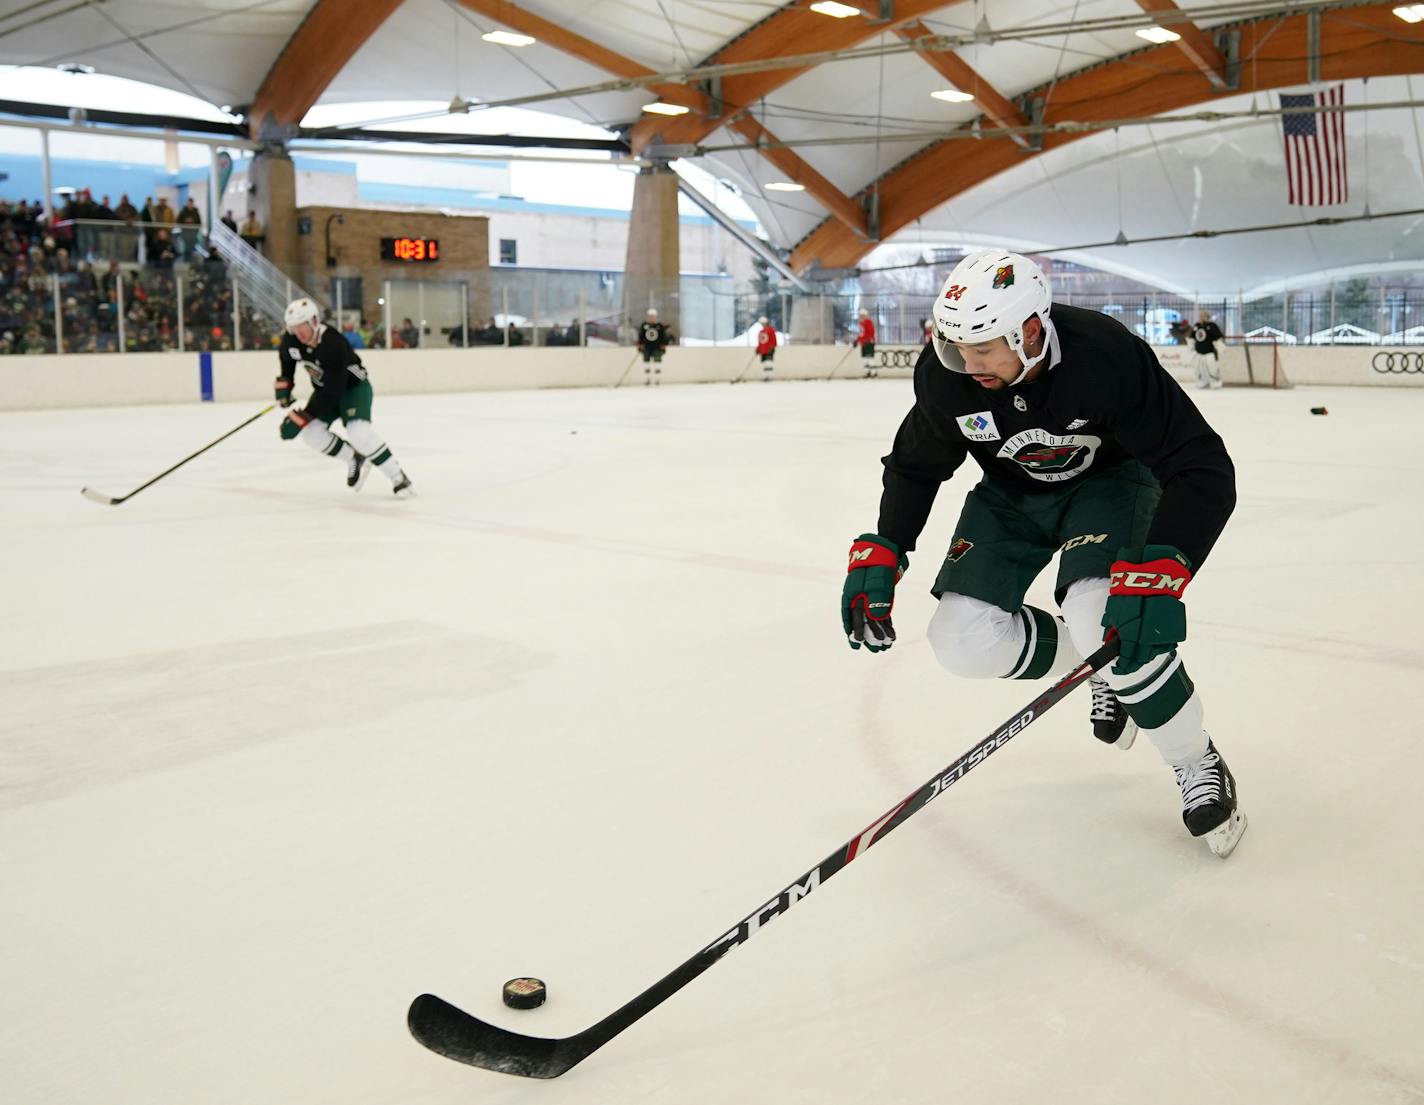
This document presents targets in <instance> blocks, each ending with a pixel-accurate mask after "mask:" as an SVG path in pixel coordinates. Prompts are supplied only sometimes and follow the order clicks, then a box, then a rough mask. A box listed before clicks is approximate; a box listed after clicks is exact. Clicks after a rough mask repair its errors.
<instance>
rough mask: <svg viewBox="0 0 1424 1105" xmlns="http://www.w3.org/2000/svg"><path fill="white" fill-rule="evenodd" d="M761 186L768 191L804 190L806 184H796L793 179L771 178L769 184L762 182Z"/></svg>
mask: <svg viewBox="0 0 1424 1105" xmlns="http://www.w3.org/2000/svg"><path fill="white" fill-rule="evenodd" d="M762 187H763V188H765V189H766V190H767V191H768V192H804V191H806V186H805V185H804V184H797V183H795V182H794V181H790V180H773V181H772V182H771V183H770V184H763V185H762Z"/></svg>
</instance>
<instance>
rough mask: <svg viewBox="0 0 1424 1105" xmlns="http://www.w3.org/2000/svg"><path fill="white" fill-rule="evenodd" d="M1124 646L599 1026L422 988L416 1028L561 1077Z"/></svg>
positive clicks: (413, 1019)
mask: <svg viewBox="0 0 1424 1105" xmlns="http://www.w3.org/2000/svg"><path fill="white" fill-rule="evenodd" d="M1118 647H1119V642H1118V640H1117V638H1116V637H1114V638H1113V640H1111V641H1109V642H1108V643H1107V644H1105V645H1103V647H1102V648H1100V649H1098V651H1097V652H1095V653H1093V655H1092V656H1090V657H1088V659H1087V660H1085V661H1084V662H1083V663H1081V664H1079V665H1078V666H1077V667H1076V668H1074V669H1073V670H1072V671H1070V672H1069V673H1068V674H1067V675H1065V676H1064V677H1063V678H1062V679H1060V680H1058V682H1057V683H1055V684H1053V686H1051V687H1049V688H1048V690H1046V691H1044V692H1043V693H1042V694H1041V695H1039V696H1038V697H1037V698H1035V699H1034V700H1033V701H1032V702H1030V703H1029V704H1028V705H1027V706H1025V707H1024V708H1023V709H1022V710H1019V711H1018V712H1017V713H1016V714H1014V716H1013V717H1011V718H1010V719H1009V720H1008V721H1006V722H1004V724H1003V725H1001V726H999V727H998V728H997V729H995V730H994V731H993V732H992V733H991V734H990V735H989V736H987V737H985V738H984V739H983V740H981V741H980V742H979V743H978V744H976V745H975V746H974V747H973V748H971V749H970V750H969V751H968V752H966V753H964V755H962V756H960V757H959V759H957V760H955V761H954V762H953V763H952V764H950V765H949V766H948V767H947V768H945V769H944V770H943V771H941V772H938V773H937V774H936V775H935V776H934V778H932V779H930V781H929V782H927V783H925V785H924V786H922V787H920V789H919V790H917V791H915V792H914V793H913V794H911V795H910V796H909V797H908V798H906V799H905V800H904V801H902V802H901V803H900V804H899V805H897V806H894V807H892V808H891V809H890V810H888V811H886V812H885V813H884V814H882V815H881V816H880V817H879V818H877V819H876V820H875V821H874V822H872V823H871V825H870V827H869V828H868V829H866V830H865V831H864V832H863V833H861V834H860V835H859V836H855V837H852V838H851V839H850V840H849V841H847V842H846V843H845V844H843V845H841V847H839V848H837V849H836V850H835V851H834V852H832V853H831V854H830V855H829V856H827V857H826V858H825V859H824V860H822V861H821V862H820V863H819V864H818V865H817V866H815V867H813V868H811V870H809V871H807V872H806V873H805V874H804V875H802V876H801V877H800V878H799V879H797V880H796V881H795V882H793V883H792V884H791V885H790V886H788V887H786V888H785V889H783V890H781V891H780V892H779V893H777V895H776V896H775V897H774V898H772V899H771V900H770V901H769V902H767V903H766V904H765V905H763V906H761V907H759V908H758V909H756V910H755V911H754V912H753V913H752V914H751V915H750V916H747V917H744V918H743V919H742V920H740V921H738V922H737V924H736V925H734V926H733V927H732V928H731V929H729V930H728V931H727V932H724V933H723V934H722V935H721V936H719V937H717V939H716V940H713V941H712V943H710V944H708V945H707V946H706V947H705V948H703V949H702V950H701V951H699V952H698V953H697V954H696V955H694V956H693V957H692V958H691V959H689V960H688V961H687V962H686V963H684V964H683V965H682V966H680V967H678V968H677V969H676V970H674V971H673V972H672V973H671V974H669V975H667V976H666V977H664V978H663V979H662V980H661V981H659V982H655V983H654V984H653V985H652V986H650V987H648V989H646V990H644V991H643V992H642V993H641V994H639V995H638V996H637V997H635V998H633V999H632V1000H631V1001H629V1002H628V1003H627V1004H625V1005H624V1006H623V1007H622V1008H620V1009H616V1010H614V1011H613V1012H612V1013H610V1014H609V1015H608V1016H607V1017H604V1018H603V1020H601V1021H599V1022H598V1023H597V1024H595V1025H593V1026H592V1027H590V1028H586V1029H584V1030H583V1031H582V1032H577V1033H575V1034H574V1035H572V1036H565V1037H563V1038H562V1039H550V1038H548V1037H544V1036H525V1035H523V1034H522V1033H518V1032H511V1031H510V1030H508V1029H506V1028H498V1027H496V1026H495V1025H492V1024H487V1023H486V1022H484V1021H482V1020H480V1019H479V1018H478V1017H473V1016H471V1015H470V1014H469V1013H466V1012H465V1011H464V1010H462V1009H459V1008H457V1007H456V1006H454V1005H451V1004H450V1003H449V1002H447V1001H444V1000H442V999H440V998H437V997H436V996H435V995H434V994H421V995H420V996H419V997H418V998H416V999H415V1001H413V1002H412V1003H411V1006H410V1012H409V1013H408V1014H407V1015H406V1023H407V1024H408V1025H409V1026H410V1031H411V1034H412V1035H413V1036H414V1037H415V1038H416V1039H417V1040H419V1041H420V1043H422V1044H424V1045H425V1046H426V1047H428V1048H429V1049H430V1050H431V1051H434V1052H437V1053H438V1054H440V1055H444V1056H446V1057H448V1058H450V1059H455V1060H457V1061H459V1062H461V1063H468V1064H470V1065H471V1066H474V1067H484V1068H485V1069H486V1070H494V1071H501V1072H503V1073H504V1074H519V1075H523V1076H524V1077H526V1078H557V1077H558V1076H559V1075H561V1074H563V1073H564V1072H565V1071H566V1070H568V1069H569V1068H570V1067H572V1066H573V1065H574V1064H575V1063H577V1062H579V1061H580V1060H582V1059H586V1058H587V1057H588V1056H589V1055H591V1054H592V1053H593V1052H594V1051H597V1050H598V1049H599V1048H600V1047H602V1046H603V1045H604V1044H606V1043H608V1041H609V1040H611V1039H613V1037H615V1036H617V1035H618V1034H619V1033H620V1032H622V1031H623V1030H624V1029H625V1028H627V1027H628V1026H629V1025H631V1024H633V1023H634V1022H636V1021H638V1020H639V1019H640V1018H642V1017H643V1016H644V1015H645V1014H647V1013H650V1012H652V1011H653V1010H654V1009H656V1008H657V1007H658V1006H659V1005H661V1004H662V1003H663V1002H665V1001H667V999H668V998H670V997H672V995H673V994H675V993H677V992H678V991H679V990H681V989H682V988H683V987H684V986H686V985H687V984H688V983H689V982H691V981H692V980H693V979H694V978H696V977H697V976H698V975H700V974H701V973H702V972H703V971H705V970H707V968H709V967H711V966H712V964H714V963H716V962H717V961H718V960H719V959H721V958H722V956H724V955H726V954H727V953H728V952H729V951H731V950H732V949H733V948H735V947H736V946H737V945H738V944H745V943H746V942H747V941H748V940H750V939H751V938H752V937H753V936H754V935H756V933H757V932H758V931H759V930H760V929H761V928H762V927H763V926H765V925H766V924H768V923H769V922H771V921H772V920H774V919H775V918H777V917H779V916H780V915H781V914H783V913H785V912H786V911H787V910H788V909H790V908H791V907H792V906H794V905H795V904H796V903H797V902H799V901H800V900H801V899H802V898H804V897H806V895H808V894H810V893H811V892H812V891H813V890H815V889H816V888H817V887H819V886H820V885H821V884H822V883H824V882H825V881H826V880H827V879H829V878H830V877H831V876H832V875H834V874H835V873H836V872H837V871H839V870H840V869H841V868H842V867H845V866H846V865H847V864H848V863H850V861H851V860H853V859H858V858H859V857H860V856H861V854H862V853H863V852H865V850H866V849H867V848H869V847H870V846H871V845H873V844H878V843H879V842H880V841H881V840H883V839H884V838H885V836H886V834H887V833H889V832H890V830H891V829H894V828H896V827H897V826H899V825H901V824H903V823H904V822H905V821H908V820H909V819H910V818H911V817H912V816H913V815H914V814H916V813H918V812H919V811H920V810H921V809H923V808H924V807H925V806H926V805H928V804H929V803H930V802H931V801H933V800H934V799H935V798H938V797H939V796H940V795H941V794H943V793H944V792H945V791H946V790H948V789H949V788H950V787H951V786H953V785H954V784H955V783H957V782H959V780H960V779H962V778H964V776H965V775H967V774H969V772H970V771H972V770H974V768H976V767H978V766H979V765H980V764H981V763H983V762H984V761H985V760H986V759H988V758H989V757H990V756H991V755H993V753H995V752H997V751H998V750H999V749H1000V748H1002V747H1003V746H1004V745H1006V744H1007V743H1008V742H1009V741H1010V740H1011V739H1012V738H1013V737H1015V736H1017V735H1018V734H1019V733H1021V732H1023V730H1024V729H1026V728H1027V727H1028V726H1029V725H1030V724H1031V723H1032V722H1033V721H1034V720H1035V719H1037V718H1038V717H1039V716H1040V715H1041V714H1042V713H1043V712H1044V711H1045V710H1047V709H1048V708H1049V707H1050V706H1052V705H1054V704H1055V703H1057V702H1058V701H1060V700H1061V699H1063V698H1064V697H1066V696H1067V695H1068V693H1069V692H1070V691H1072V690H1073V688H1075V687H1076V686H1078V684H1079V683H1082V682H1083V681H1084V680H1086V679H1087V678H1088V676H1090V675H1091V674H1092V673H1093V672H1095V671H1097V670H1098V669H1099V668H1101V667H1102V666H1103V665H1104V664H1107V663H1108V662H1109V661H1110V660H1112V659H1113V658H1114V657H1115V656H1116V655H1117V653H1118Z"/></svg>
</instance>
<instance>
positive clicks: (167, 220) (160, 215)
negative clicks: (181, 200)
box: [153, 196, 178, 237]
mask: <svg viewBox="0 0 1424 1105" xmlns="http://www.w3.org/2000/svg"><path fill="white" fill-rule="evenodd" d="M153 221H154V222H156V223H162V224H163V225H164V226H172V225H173V224H174V223H176V222H177V221H178V213H177V212H176V211H174V210H173V208H172V207H170V206H169V205H168V197H167V196H159V197H158V206H157V207H155V208H154V209H153ZM169 236H170V237H172V235H171V234H170V235H169Z"/></svg>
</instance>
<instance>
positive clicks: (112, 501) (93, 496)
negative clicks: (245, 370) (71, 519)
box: [79, 403, 277, 506]
mask: <svg viewBox="0 0 1424 1105" xmlns="http://www.w3.org/2000/svg"><path fill="white" fill-rule="evenodd" d="M276 405H277V404H276V403H268V404H267V406H265V407H263V408H262V409H261V410H260V411H258V412H257V413H256V414H254V415H253V416H252V417H251V418H248V419H245V420H244V421H242V422H241V423H239V424H238V425H236V426H234V427H233V428H232V429H230V430H228V432H227V433H225V434H223V435H222V437H220V438H217V439H216V440H214V441H210V442H208V443H207V444H206V445H204V446H203V447H202V448H201V449H199V450H198V451H197V452H196V453H191V454H189V455H188V456H186V457H184V458H183V459H182V460H180V461H179V462H178V463H177V464H175V465H174V466H173V467H172V468H167V469H164V471H162V472H160V473H158V475H156V476H154V477H153V479H151V480H149V481H148V482H147V483H141V484H139V485H138V486H137V487H135V488H134V489H133V490H132V491H130V492H129V493H128V494H127V495H120V496H119V497H118V498H117V499H116V498H114V497H113V496H112V495H105V494H104V493H103V492H101V491H95V490H94V489H93V488H92V487H83V488H80V490H79V494H81V495H83V496H84V497H85V498H86V499H88V500H89V501H90V502H93V503H103V504H104V505H105V506H118V505H119V504H120V503H122V502H127V501H128V500H129V499H132V498H133V497H134V496H135V495H137V494H138V493H139V492H140V491H142V490H143V489H144V488H145V487H151V486H153V485H154V484H156V483H157V482H158V481H159V480H161V479H162V478H163V477H164V476H167V475H170V474H171V473H173V472H176V471H178V469H180V468H182V467H183V465H185V464H187V463H188V462H189V461H190V460H192V459H193V458H194V457H200V456H202V455H203V454H204V453H206V452H207V451H208V450H209V449H211V448H212V447H213V446H214V445H217V444H218V443H219V442H222V441H226V440H227V439H228V438H230V437H231V436H232V435H233V434H235V433H237V431H238V430H241V429H244V428H246V427H248V426H250V425H252V423H254V422H256V421H257V420H258V419H259V418H261V417H262V416H263V415H264V414H266V413H267V412H268V411H270V410H271V409H272V408H273V407H275V406H276Z"/></svg>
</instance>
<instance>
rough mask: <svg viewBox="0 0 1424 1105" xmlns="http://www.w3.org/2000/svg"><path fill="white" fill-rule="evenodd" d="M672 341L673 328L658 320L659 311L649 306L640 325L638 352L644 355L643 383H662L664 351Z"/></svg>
mask: <svg viewBox="0 0 1424 1105" xmlns="http://www.w3.org/2000/svg"><path fill="white" fill-rule="evenodd" d="M670 341H672V330H671V329H669V327H668V325H667V324H666V323H664V322H659V321H658V312H657V309H656V308H654V307H649V308H648V313H647V315H646V316H644V318H643V321H642V324H641V325H639V327H638V352H639V353H641V354H642V355H643V383H644V384H660V383H662V374H663V370H662V363H663V351H664V350H665V349H667V347H668V343H669V342H670Z"/></svg>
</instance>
